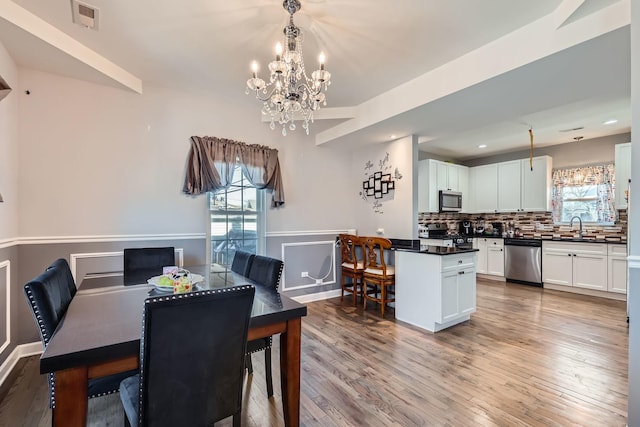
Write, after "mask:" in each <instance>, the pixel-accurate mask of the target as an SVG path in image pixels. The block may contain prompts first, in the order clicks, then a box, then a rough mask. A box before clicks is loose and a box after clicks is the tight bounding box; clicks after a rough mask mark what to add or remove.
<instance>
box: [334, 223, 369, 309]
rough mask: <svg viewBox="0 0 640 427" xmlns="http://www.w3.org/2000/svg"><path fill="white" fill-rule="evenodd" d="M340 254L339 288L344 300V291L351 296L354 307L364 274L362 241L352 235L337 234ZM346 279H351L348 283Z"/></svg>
mask: <svg viewBox="0 0 640 427" xmlns="http://www.w3.org/2000/svg"><path fill="white" fill-rule="evenodd" d="M338 238H339V240H340V253H341V254H342V274H341V278H340V286H341V287H342V293H341V296H340V299H342V298H344V293H345V291H346V292H347V293H351V295H352V296H353V305H354V306H355V305H356V300H357V298H358V295H362V289H363V286H362V273H363V272H364V248H363V246H362V239H361V238H360V237H358V236H354V235H353V234H339V235H338ZM348 279H351V281H350V282H349V281H348Z"/></svg>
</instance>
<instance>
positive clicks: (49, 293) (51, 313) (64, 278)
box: [24, 263, 75, 408]
mask: <svg viewBox="0 0 640 427" xmlns="http://www.w3.org/2000/svg"><path fill="white" fill-rule="evenodd" d="M67 267H68V265H67ZM74 289H75V286H74ZM24 293H25V296H26V297H27V301H28V303H29V307H31V313H32V314H33V318H34V320H35V322H36V326H37V327H38V333H39V334H40V339H41V340H42V348H46V347H47V345H49V341H50V340H51V337H52V336H53V333H54V332H55V330H56V328H57V327H58V324H59V323H60V319H62V317H63V316H64V314H65V313H66V312H67V308H68V307H69V304H70V303H71V299H72V298H73V295H72V293H71V291H70V287H69V280H68V275H67V272H66V271H65V269H64V268H63V266H61V265H59V264H58V265H55V263H54V265H51V266H50V267H49V268H47V269H46V270H45V271H44V273H42V274H40V275H38V276H37V277H36V278H34V279H32V280H31V281H29V282H28V283H27V284H26V285H24ZM47 384H48V386H49V407H51V408H53V407H54V406H55V375H54V374H53V373H50V374H48V375H47Z"/></svg>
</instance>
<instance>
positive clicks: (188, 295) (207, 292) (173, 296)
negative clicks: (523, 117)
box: [138, 285, 253, 425]
mask: <svg viewBox="0 0 640 427" xmlns="http://www.w3.org/2000/svg"><path fill="white" fill-rule="evenodd" d="M252 287H253V286H251V285H243V286H236V287H233V288H222V289H206V290H202V291H197V292H188V293H184V294H171V295H168V296H159V297H153V298H147V299H146V300H145V301H144V306H145V307H146V306H147V305H148V304H154V303H157V302H161V301H171V300H176V299H185V298H193V297H196V296H199V295H212V294H223V293H228V292H237V291H240V290H245V289H249V288H252ZM145 323H146V322H145V317H144V316H142V334H141V337H143V336H144V332H145V328H146V324H145ZM143 354H144V340H143V339H142V338H141V339H140V382H139V383H138V425H143V424H144V422H143V419H142V414H143V411H142V384H143V383H144V375H145V372H144V363H142V355H143Z"/></svg>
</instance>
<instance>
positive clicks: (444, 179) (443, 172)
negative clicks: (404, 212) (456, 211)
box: [418, 159, 469, 212]
mask: <svg viewBox="0 0 640 427" xmlns="http://www.w3.org/2000/svg"><path fill="white" fill-rule="evenodd" d="M440 190H451V191H459V192H460V193H462V212H468V209H467V207H468V204H469V203H468V202H467V201H466V200H465V199H468V193H469V168H468V167H466V166H462V165H455V164H453V163H446V162H441V161H439V160H433V159H427V160H421V161H420V162H419V163H418V212H438V209H439V201H438V191H440Z"/></svg>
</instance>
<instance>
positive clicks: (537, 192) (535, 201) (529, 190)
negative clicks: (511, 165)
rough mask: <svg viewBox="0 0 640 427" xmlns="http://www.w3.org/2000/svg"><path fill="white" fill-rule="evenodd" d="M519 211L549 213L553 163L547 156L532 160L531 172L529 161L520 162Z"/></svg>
mask: <svg viewBox="0 0 640 427" xmlns="http://www.w3.org/2000/svg"><path fill="white" fill-rule="evenodd" d="M520 162H521V164H520V166H521V169H520V173H521V175H520V182H521V184H522V185H521V188H522V190H521V192H520V210H521V211H524V212H550V211H551V188H552V185H553V183H552V179H551V170H552V167H553V161H552V159H551V157H549V156H540V157H534V158H533V170H531V163H530V162H529V159H523V160H521V161H520Z"/></svg>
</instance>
